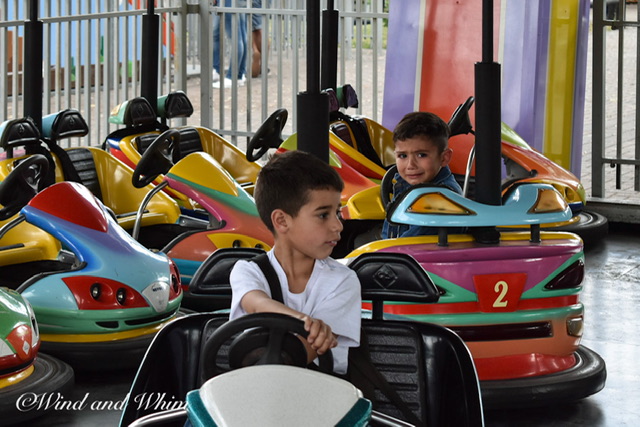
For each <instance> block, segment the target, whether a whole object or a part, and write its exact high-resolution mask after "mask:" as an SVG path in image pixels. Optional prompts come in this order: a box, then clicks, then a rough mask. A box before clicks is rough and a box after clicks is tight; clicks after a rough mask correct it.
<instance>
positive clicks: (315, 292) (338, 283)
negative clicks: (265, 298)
mask: <svg viewBox="0 0 640 427" xmlns="http://www.w3.org/2000/svg"><path fill="white" fill-rule="evenodd" d="M268 257H269V261H270V262H271V265H272V266H273V268H274V269H275V271H276V273H277V275H278V280H279V281H280V286H281V288H282V297H283V299H284V304H285V305H286V306H287V307H290V308H292V309H294V310H296V311H299V312H301V313H305V314H307V315H308V316H311V317H315V318H317V319H320V320H322V321H323V322H325V323H326V324H328V325H329V326H330V327H331V330H332V331H333V333H334V334H336V335H337V336H338V346H337V347H336V348H334V349H332V353H333V359H334V371H335V372H337V373H340V374H344V373H345V372H346V371H347V362H348V356H349V347H357V346H358V345H359V344H360V313H361V306H362V298H361V296H360V281H359V280H358V276H357V275H356V273H355V272H354V271H353V270H351V269H350V268H348V267H346V266H344V265H342V264H340V263H339V262H337V261H336V260H334V259H333V258H326V259H323V260H316V262H315V265H314V267H313V271H312V273H311V277H310V278H309V281H308V282H307V286H306V287H305V290H304V291H303V292H301V293H299V294H295V293H292V292H290V291H289V284H288V282H287V275H286V274H285V272H284V270H283V269H282V267H281V266H280V263H279V262H278V260H277V259H276V256H275V254H274V252H273V251H269V252H268ZM230 282H231V289H232V291H233V294H232V298H231V313H230V315H229V318H230V319H231V320H233V319H236V318H238V317H240V316H243V315H245V314H247V313H246V312H245V311H244V310H243V309H242V306H241V305H240V301H241V300H242V297H244V295H245V294H246V293H247V292H249V291H254V290H261V291H263V292H265V293H266V294H267V295H269V296H271V290H270V289H269V284H268V282H267V279H266V278H265V277H264V274H262V270H261V269H260V267H259V266H258V265H257V264H256V263H255V262H251V261H245V260H239V261H238V262H236V264H235V266H234V267H233V269H232V271H231V276H230Z"/></svg>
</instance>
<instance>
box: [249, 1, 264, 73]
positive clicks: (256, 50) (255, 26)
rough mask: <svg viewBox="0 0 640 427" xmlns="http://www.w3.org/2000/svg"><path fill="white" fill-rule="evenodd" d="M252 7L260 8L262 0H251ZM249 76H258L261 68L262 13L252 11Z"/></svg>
mask: <svg viewBox="0 0 640 427" xmlns="http://www.w3.org/2000/svg"><path fill="white" fill-rule="evenodd" d="M252 7H254V8H261V7H262V0H252ZM251 46H252V57H251V77H258V76H259V75H260V71H261V70H262V15H261V14H259V13H256V12H254V13H253V15H252V16H251Z"/></svg>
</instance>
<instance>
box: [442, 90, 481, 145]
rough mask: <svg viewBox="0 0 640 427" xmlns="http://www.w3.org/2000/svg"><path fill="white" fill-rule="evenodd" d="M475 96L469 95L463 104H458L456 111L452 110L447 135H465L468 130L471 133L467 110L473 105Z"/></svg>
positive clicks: (471, 128)
mask: <svg viewBox="0 0 640 427" xmlns="http://www.w3.org/2000/svg"><path fill="white" fill-rule="evenodd" d="M474 101H475V98H474V97H473V96H470V97H469V98H467V100H466V101H465V102H464V104H460V105H458V108H456V111H454V112H453V114H452V115H451V118H450V119H449V123H448V124H449V131H450V134H449V137H452V136H456V135H467V134H468V133H469V132H471V133H473V126H471V119H470V118H469V110H470V109H471V106H472V105H473V102H474Z"/></svg>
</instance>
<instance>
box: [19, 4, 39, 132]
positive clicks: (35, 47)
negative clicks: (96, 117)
mask: <svg viewBox="0 0 640 427" xmlns="http://www.w3.org/2000/svg"><path fill="white" fill-rule="evenodd" d="M42 38H43V23H42V21H39V20H38V0H31V1H30V2H29V20H27V21H26V22H25V24H24V84H23V97H24V116H25V117H31V118H32V119H33V121H34V122H35V124H36V126H38V129H39V130H40V131H42V86H43V85H42Z"/></svg>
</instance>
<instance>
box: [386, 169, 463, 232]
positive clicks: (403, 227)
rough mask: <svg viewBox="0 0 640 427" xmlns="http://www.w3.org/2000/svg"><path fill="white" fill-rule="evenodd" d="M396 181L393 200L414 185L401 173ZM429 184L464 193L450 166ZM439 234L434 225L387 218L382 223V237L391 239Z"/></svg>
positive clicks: (396, 176) (396, 177) (441, 170)
mask: <svg viewBox="0 0 640 427" xmlns="http://www.w3.org/2000/svg"><path fill="white" fill-rule="evenodd" d="M395 180H396V183H395V184H394V185H393V200H395V199H396V198H398V196H399V195H400V194H403V193H404V192H406V191H408V190H409V189H410V188H411V187H412V186H411V184H409V183H408V182H407V181H405V180H404V179H403V178H402V177H401V176H400V174H398V173H396V175H395ZM429 184H433V185H441V186H443V187H447V188H448V189H450V190H451V191H455V192H456V193H459V194H462V188H461V187H460V185H459V184H458V182H457V181H456V179H455V177H454V176H453V173H451V169H449V166H445V167H443V168H442V169H440V172H438V174H437V175H436V177H435V178H434V179H433V181H431V182H430V183H429ZM434 234H438V230H437V229H436V228H433V227H425V226H422V225H408V224H397V225H396V224H390V223H389V221H387V220H386V219H385V220H384V223H383V225H382V238H383V239H389V238H394V237H412V236H422V235H434Z"/></svg>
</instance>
